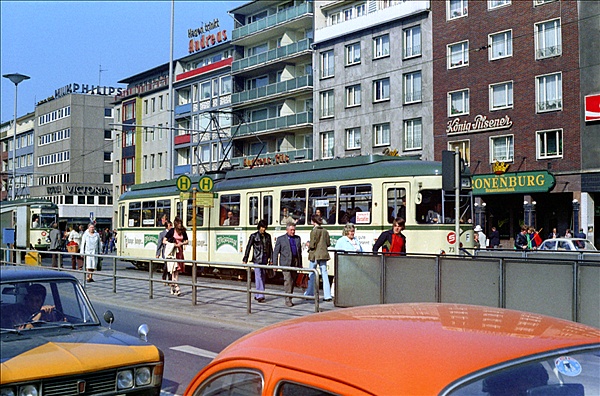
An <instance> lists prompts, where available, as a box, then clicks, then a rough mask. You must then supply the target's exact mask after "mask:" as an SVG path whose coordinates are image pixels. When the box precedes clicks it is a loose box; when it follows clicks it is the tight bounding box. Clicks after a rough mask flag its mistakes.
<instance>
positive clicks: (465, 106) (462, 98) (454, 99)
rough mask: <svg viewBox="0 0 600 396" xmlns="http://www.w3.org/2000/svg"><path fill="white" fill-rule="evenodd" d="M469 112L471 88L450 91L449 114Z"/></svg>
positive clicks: (450, 115)
mask: <svg viewBox="0 0 600 396" xmlns="http://www.w3.org/2000/svg"><path fill="white" fill-rule="evenodd" d="M461 114H469V90H468V89H464V90H461V91H455V92H449V93H448V116H449V117H452V116H457V115H461Z"/></svg>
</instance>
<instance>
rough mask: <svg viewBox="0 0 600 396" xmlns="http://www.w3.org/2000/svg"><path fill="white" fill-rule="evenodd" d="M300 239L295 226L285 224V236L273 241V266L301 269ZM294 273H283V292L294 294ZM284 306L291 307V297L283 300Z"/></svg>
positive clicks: (291, 223) (290, 223)
mask: <svg viewBox="0 0 600 396" xmlns="http://www.w3.org/2000/svg"><path fill="white" fill-rule="evenodd" d="M301 243H302V242H301V240H300V237H299V236H298V235H296V224H294V223H293V222H289V223H287V226H286V233H285V235H282V236H280V237H279V238H277V240H276V241H275V249H274V250H273V264H274V265H282V266H284V267H299V268H302V244H301ZM295 279H296V271H283V290H284V291H285V293H288V294H292V293H293V292H294V280H295ZM285 305H286V306H288V307H293V306H294V304H293V303H292V298H291V297H286V298H285Z"/></svg>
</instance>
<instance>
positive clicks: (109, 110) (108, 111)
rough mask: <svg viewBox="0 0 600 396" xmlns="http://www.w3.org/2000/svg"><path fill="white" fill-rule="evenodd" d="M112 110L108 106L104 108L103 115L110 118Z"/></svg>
mask: <svg viewBox="0 0 600 396" xmlns="http://www.w3.org/2000/svg"><path fill="white" fill-rule="evenodd" d="M112 116H113V110H112V108H110V107H106V108H104V117H108V118H112Z"/></svg>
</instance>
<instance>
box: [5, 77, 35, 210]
mask: <svg viewBox="0 0 600 396" xmlns="http://www.w3.org/2000/svg"><path fill="white" fill-rule="evenodd" d="M2 77H4V78H8V79H9V80H10V81H12V83H13V84H15V116H14V118H13V157H12V162H13V163H12V200H13V201H14V200H15V179H16V172H15V170H16V166H15V165H16V160H17V92H18V90H17V86H18V85H19V83H20V82H21V81H23V80H29V76H26V75H24V74H19V73H12V74H4V75H2Z"/></svg>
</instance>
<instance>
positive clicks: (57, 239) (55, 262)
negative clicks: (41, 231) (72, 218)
mask: <svg viewBox="0 0 600 396" xmlns="http://www.w3.org/2000/svg"><path fill="white" fill-rule="evenodd" d="M49 238H50V250H51V251H53V252H58V251H60V246H61V243H62V235H61V232H60V231H59V230H58V224H56V223H52V230H50V236H49ZM59 261H60V266H61V267H62V256H61V257H59V255H58V253H54V254H52V266H53V267H58V266H59Z"/></svg>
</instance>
